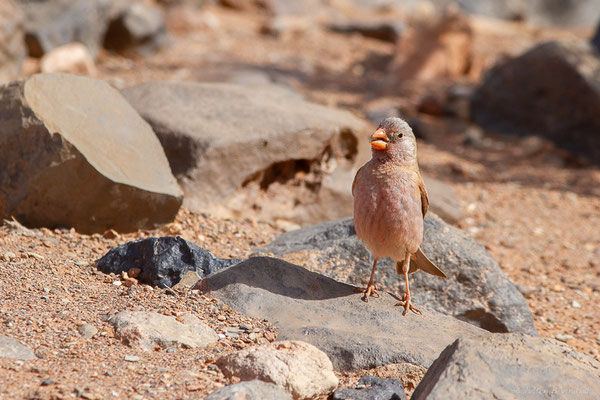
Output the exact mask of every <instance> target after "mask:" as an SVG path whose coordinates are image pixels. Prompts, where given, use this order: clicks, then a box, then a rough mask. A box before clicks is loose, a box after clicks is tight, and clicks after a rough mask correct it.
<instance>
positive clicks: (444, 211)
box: [423, 176, 463, 224]
mask: <svg viewBox="0 0 600 400" xmlns="http://www.w3.org/2000/svg"><path fill="white" fill-rule="evenodd" d="M423 180H424V181H425V187H426V188H427V194H428V195H429V198H430V199H431V201H430V203H429V209H430V210H431V212H433V213H434V214H437V215H438V216H439V217H441V218H442V219H443V220H444V221H446V222H447V223H449V224H455V223H456V222H458V221H460V219H461V218H462V216H463V212H462V207H461V206H460V201H459V200H458V197H457V196H456V192H455V191H454V189H453V188H452V187H451V186H449V185H447V184H446V183H444V182H442V181H439V180H437V179H435V178H430V177H428V176H423Z"/></svg>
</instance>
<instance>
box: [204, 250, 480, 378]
mask: <svg viewBox="0 0 600 400" xmlns="http://www.w3.org/2000/svg"><path fill="white" fill-rule="evenodd" d="M197 288H198V289H200V290H201V291H202V292H204V293H210V294H211V295H212V296H213V297H215V298H218V299H220V300H222V301H223V302H225V303H226V304H228V305H229V306H230V307H231V308H233V309H234V310H236V311H238V312H241V313H243V314H245V315H247V316H250V317H253V318H261V319H266V320H268V321H270V322H272V323H273V324H274V325H275V326H276V327H277V329H278V332H279V336H278V340H302V341H305V342H308V343H311V344H313V345H314V346H316V347H318V348H319V349H321V350H322V351H324V352H325V353H326V354H327V355H328V356H329V358H330V359H331V362H332V363H333V366H334V368H335V369H337V370H357V369H365V368H372V367H376V366H380V365H386V364H390V363H403V362H406V363H411V364H414V365H422V366H425V367H428V366H429V365H430V364H431V363H432V362H433V361H434V360H435V359H436V358H437V357H438V355H439V353H440V352H441V351H442V350H443V349H444V348H445V347H446V346H447V345H448V344H450V343H452V342H453V341H454V340H455V339H456V338H458V337H475V336H480V335H487V334H489V333H487V332H486V331H484V330H482V329H479V328H477V327H475V326H473V325H470V324H467V323H465V322H462V321H459V320H457V319H455V318H452V317H448V316H445V315H442V314H439V313H437V312H435V311H433V310H431V309H430V308H428V307H427V306H424V307H422V308H421V310H422V311H424V315H422V316H420V315H414V314H410V315H408V316H406V317H403V316H402V309H401V308H400V307H396V304H397V302H398V301H399V299H398V298H397V297H394V296H392V295H390V294H388V293H383V294H382V296H381V297H380V298H373V299H371V300H370V301H369V302H368V303H365V302H364V301H362V300H361V297H362V294H361V293H358V292H357V288H356V287H353V286H350V285H347V284H344V283H340V282H336V281H334V280H333V279H331V278H328V277H325V276H323V275H320V274H317V273H314V272H310V271H308V270H307V269H305V268H303V267H300V266H298V265H294V264H290V263H287V262H285V261H282V260H278V259H275V258H269V257H255V258H250V259H249V260H247V261H244V262H242V263H239V264H236V265H234V266H231V267H228V268H224V269H222V270H220V271H217V272H216V273H214V274H211V275H209V276H207V277H206V278H205V279H203V280H202V281H201V282H200V283H199V285H198V286H197Z"/></svg>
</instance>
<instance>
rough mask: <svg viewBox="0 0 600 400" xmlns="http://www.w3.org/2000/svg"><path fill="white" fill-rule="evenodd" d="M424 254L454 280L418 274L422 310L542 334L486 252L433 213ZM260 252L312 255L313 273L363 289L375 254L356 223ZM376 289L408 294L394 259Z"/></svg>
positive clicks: (303, 233) (303, 232)
mask: <svg viewBox="0 0 600 400" xmlns="http://www.w3.org/2000/svg"><path fill="white" fill-rule="evenodd" d="M421 248H422V249H423V252H424V253H425V254H426V255H427V256H428V257H429V258H430V259H431V260H432V261H433V262H435V263H436V265H438V266H439V267H440V268H441V269H442V270H443V271H444V272H445V273H446V275H447V276H448V279H440V278H437V277H434V276H431V275H428V274H425V273H422V272H416V273H414V274H412V275H411V276H410V288H411V295H412V296H413V298H414V303H415V304H416V305H417V307H418V306H421V305H427V306H429V307H431V308H433V309H434V310H436V311H438V312H440V313H443V314H446V315H452V316H454V317H456V318H459V319H462V320H464V321H467V322H469V323H471V324H474V325H477V326H479V327H481V328H483V329H486V330H488V331H491V332H525V333H528V334H532V335H536V334H537V331H536V330H535V327H534V325H533V316H532V314H531V311H530V310H529V307H528V305H527V302H526V301H525V299H524V298H523V295H522V294H521V293H520V292H519V291H518V290H517V288H516V287H515V285H514V284H513V283H512V282H511V281H510V280H509V279H508V277H507V276H506V275H505V274H504V273H503V272H502V270H501V269H500V266H499V265H498V263H497V262H496V261H494V259H493V258H492V257H491V255H490V254H489V253H488V252H487V251H486V250H485V249H484V247H483V246H481V245H480V244H478V243H477V242H476V241H475V240H473V239H472V238H471V237H470V236H469V235H468V234H467V233H465V232H463V231H461V230H459V229H457V228H454V227H452V226H450V225H448V224H446V223H445V222H444V221H442V220H441V219H440V218H438V217H437V216H435V215H434V214H432V213H429V214H427V218H426V219H425V233H424V240H423V244H422V246H421ZM259 250H260V251H264V252H272V253H274V254H275V255H287V257H289V256H292V255H293V254H294V253H297V252H300V251H308V252H309V254H314V258H311V257H309V256H307V255H306V254H304V255H303V258H305V259H306V258H309V259H311V260H315V262H316V263H317V265H315V266H310V268H311V269H315V270H317V271H319V272H322V273H324V274H325V275H327V276H330V277H332V278H334V279H338V280H340V281H346V282H348V283H352V284H357V285H360V286H363V285H365V284H366V280H367V279H368V277H369V274H370V272H371V267H372V261H371V258H370V254H369V252H368V251H367V250H366V248H365V247H364V245H363V244H362V242H361V241H360V240H359V239H358V237H357V236H356V232H355V231H354V224H353V221H352V218H346V219H343V220H338V221H331V222H326V223H323V224H318V225H313V226H309V227H306V228H302V229H299V230H297V231H292V232H288V233H284V234H282V235H281V236H279V237H278V238H277V239H276V240H275V241H274V242H273V243H271V244H269V245H268V246H266V247H263V248H261V249H259ZM375 283H376V286H377V287H378V288H382V289H384V290H390V291H393V292H395V293H403V292H404V285H403V279H401V277H400V276H399V275H397V274H396V270H395V265H394V263H393V262H392V261H391V260H389V259H384V260H380V261H379V263H378V267H377V269H376V271H375Z"/></svg>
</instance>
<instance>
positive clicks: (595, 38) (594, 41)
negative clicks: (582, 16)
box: [590, 20, 600, 53]
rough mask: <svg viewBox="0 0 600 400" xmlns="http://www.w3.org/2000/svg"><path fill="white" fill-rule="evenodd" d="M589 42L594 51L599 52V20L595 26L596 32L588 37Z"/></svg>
mask: <svg viewBox="0 0 600 400" xmlns="http://www.w3.org/2000/svg"><path fill="white" fill-rule="evenodd" d="M590 43H591V44H592V46H593V47H594V48H595V49H596V51H597V52H598V53H600V20H599V21H598V25H597V26H596V32H595V33H594V36H592V37H591V38H590Z"/></svg>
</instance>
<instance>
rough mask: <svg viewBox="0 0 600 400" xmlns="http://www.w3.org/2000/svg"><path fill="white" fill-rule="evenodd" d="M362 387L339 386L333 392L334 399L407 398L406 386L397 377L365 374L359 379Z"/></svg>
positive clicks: (382, 399)
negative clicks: (348, 387)
mask: <svg viewBox="0 0 600 400" xmlns="http://www.w3.org/2000/svg"><path fill="white" fill-rule="evenodd" d="M358 384H359V385H362V386H365V387H363V388H361V389H347V388H339V389H336V391H335V392H333V396H332V397H331V399H332V400H406V394H405V393H404V386H403V385H402V382H400V381H399V380H397V379H391V378H387V379H381V378H377V377H375V376H368V375H367V376H363V377H362V378H360V379H359V381H358Z"/></svg>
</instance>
